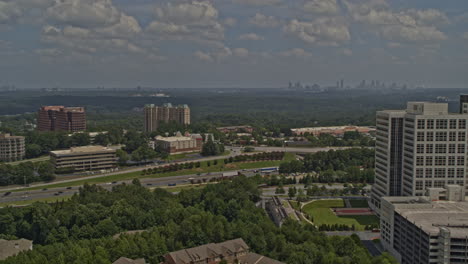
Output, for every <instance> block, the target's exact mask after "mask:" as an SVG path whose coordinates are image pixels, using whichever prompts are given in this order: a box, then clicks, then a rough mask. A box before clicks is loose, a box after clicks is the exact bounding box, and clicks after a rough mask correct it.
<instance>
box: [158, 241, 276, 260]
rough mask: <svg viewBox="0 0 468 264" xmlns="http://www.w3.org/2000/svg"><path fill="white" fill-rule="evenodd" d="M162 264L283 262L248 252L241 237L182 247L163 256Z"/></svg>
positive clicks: (247, 247)
mask: <svg viewBox="0 0 468 264" xmlns="http://www.w3.org/2000/svg"><path fill="white" fill-rule="evenodd" d="M164 259H165V261H164V262H163V263H162V264H217V263H220V262H221V261H226V263H227V264H234V263H236V264H284V263H283V262H279V261H277V260H274V259H271V258H268V257H265V256H261V255H258V254H255V253H252V252H250V248H249V246H248V245H247V244H246V243H245V242H244V240H243V239H242V238H238V239H234V240H229V241H225V242H222V243H217V244H214V243H211V244H206V245H202V246H199V247H194V248H188V249H182V250H179V251H175V252H171V253H168V254H166V255H165V256H164Z"/></svg>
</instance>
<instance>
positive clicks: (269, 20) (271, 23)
mask: <svg viewBox="0 0 468 264" xmlns="http://www.w3.org/2000/svg"><path fill="white" fill-rule="evenodd" d="M249 23H250V24H252V25H255V26H257V27H261V28H269V27H277V26H279V25H280V21H279V20H278V19H277V18H275V17H273V16H265V15H263V14H259V13H256V14H255V16H253V17H252V18H250V19H249Z"/></svg>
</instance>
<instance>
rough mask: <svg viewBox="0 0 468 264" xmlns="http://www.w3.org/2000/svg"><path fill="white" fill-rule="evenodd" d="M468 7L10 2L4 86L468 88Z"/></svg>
mask: <svg viewBox="0 0 468 264" xmlns="http://www.w3.org/2000/svg"><path fill="white" fill-rule="evenodd" d="M467 73H468V1H466V0H445V1H441V0H411V1H408V0H215V1H209V0H193V1H187V0H170V1H164V0H0V86H1V85H5V84H10V85H11V84H14V85H16V86H17V87H25V88H26V87H27V88H35V87H38V88H40V87H70V88H72V87H73V88H75V87H78V88H79V87H91V88H92V87H97V86H104V87H136V86H143V87H156V88H173V87H183V88H190V87H200V88H203V87H220V88H222V87H252V88H254V87H284V86H287V84H288V82H289V81H301V82H303V83H306V84H314V83H318V84H321V85H332V84H335V83H336V81H337V80H340V79H344V80H345V84H347V85H348V84H349V85H350V84H355V83H359V82H360V81H361V80H364V79H366V80H380V81H384V82H389V83H391V82H397V83H407V84H409V85H418V86H424V87H438V88H449V87H461V88H465V87H466V88H468V74H467Z"/></svg>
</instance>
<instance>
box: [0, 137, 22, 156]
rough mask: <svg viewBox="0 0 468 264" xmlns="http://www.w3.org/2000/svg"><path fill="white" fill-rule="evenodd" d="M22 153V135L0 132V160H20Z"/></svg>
mask: <svg viewBox="0 0 468 264" xmlns="http://www.w3.org/2000/svg"><path fill="white" fill-rule="evenodd" d="M24 155H25V147H24V137H21V136H11V135H10V134H0V161H6V162H10V161H17V160H22V159H23V158H24Z"/></svg>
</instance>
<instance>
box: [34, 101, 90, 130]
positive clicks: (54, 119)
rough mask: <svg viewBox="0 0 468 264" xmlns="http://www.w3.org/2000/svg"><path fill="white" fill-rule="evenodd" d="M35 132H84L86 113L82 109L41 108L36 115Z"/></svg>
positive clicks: (62, 107)
mask: <svg viewBox="0 0 468 264" xmlns="http://www.w3.org/2000/svg"><path fill="white" fill-rule="evenodd" d="M37 130H38V131H67V132H79V131H85V130H86V112H85V110H84V107H64V106H43V107H41V108H40V109H39V111H38V114H37Z"/></svg>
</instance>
